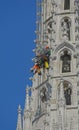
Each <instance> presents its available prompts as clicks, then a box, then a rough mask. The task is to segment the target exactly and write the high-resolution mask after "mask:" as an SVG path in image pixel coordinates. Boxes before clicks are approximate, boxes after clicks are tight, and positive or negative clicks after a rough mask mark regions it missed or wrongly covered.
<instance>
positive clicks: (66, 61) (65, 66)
mask: <svg viewBox="0 0 79 130" xmlns="http://www.w3.org/2000/svg"><path fill="white" fill-rule="evenodd" d="M61 60H62V73H66V72H70V71H71V56H70V55H69V54H68V51H64V55H63V56H61Z"/></svg>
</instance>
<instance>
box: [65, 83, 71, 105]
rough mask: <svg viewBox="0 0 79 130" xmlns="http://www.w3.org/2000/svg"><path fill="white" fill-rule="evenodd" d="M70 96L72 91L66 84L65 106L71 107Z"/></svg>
mask: <svg viewBox="0 0 79 130" xmlns="http://www.w3.org/2000/svg"><path fill="white" fill-rule="evenodd" d="M71 94H72V89H71V88H70V87H69V84H68V83H67V82H66V83H64V96H65V101H66V105H71Z"/></svg>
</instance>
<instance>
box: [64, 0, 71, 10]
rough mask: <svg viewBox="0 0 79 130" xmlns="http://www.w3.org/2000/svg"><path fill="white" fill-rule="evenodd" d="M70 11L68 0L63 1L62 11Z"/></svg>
mask: <svg viewBox="0 0 79 130" xmlns="http://www.w3.org/2000/svg"><path fill="white" fill-rule="evenodd" d="M68 9H70V0H64V10H68Z"/></svg>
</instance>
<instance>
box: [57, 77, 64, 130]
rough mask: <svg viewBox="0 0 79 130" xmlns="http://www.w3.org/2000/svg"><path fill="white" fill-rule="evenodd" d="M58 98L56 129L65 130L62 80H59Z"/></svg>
mask: <svg viewBox="0 0 79 130" xmlns="http://www.w3.org/2000/svg"><path fill="white" fill-rule="evenodd" d="M60 82H61V83H60V90H59V100H58V130H65V97H64V88H63V80H62V79H61V81H60Z"/></svg>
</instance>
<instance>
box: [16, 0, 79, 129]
mask: <svg viewBox="0 0 79 130" xmlns="http://www.w3.org/2000/svg"><path fill="white" fill-rule="evenodd" d="M36 3H37V21H36V31H35V32H36V40H35V43H36V48H35V50H34V52H35V54H36V57H35V58H34V59H33V61H34V67H33V68H31V70H32V72H33V73H34V75H33V77H31V78H30V79H31V80H32V87H28V86H27V88H26V99H25V108H24V114H23V118H22V120H21V112H20V111H21V108H20V107H19V109H18V113H19V114H18V123H17V129H16V130H48V129H49V130H79V0H37V2H36ZM40 62H41V63H40ZM36 65H37V67H36ZM35 67H36V68H35ZM29 93H31V96H29ZM21 124H22V125H21ZM19 126H20V127H19Z"/></svg>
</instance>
